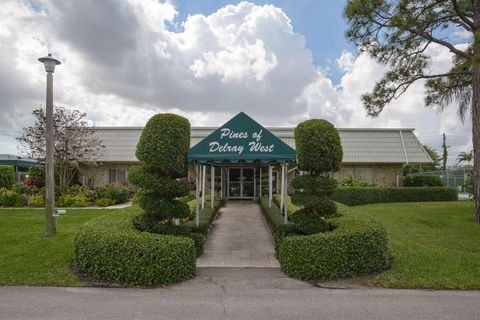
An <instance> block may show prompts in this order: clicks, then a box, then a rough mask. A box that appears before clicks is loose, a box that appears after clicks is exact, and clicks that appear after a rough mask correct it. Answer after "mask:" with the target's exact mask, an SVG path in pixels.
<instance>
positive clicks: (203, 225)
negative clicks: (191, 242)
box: [185, 199, 225, 236]
mask: <svg viewBox="0 0 480 320" xmlns="http://www.w3.org/2000/svg"><path fill="white" fill-rule="evenodd" d="M224 204H225V200H223V199H220V200H215V204H214V206H213V208H211V207H210V203H208V207H207V204H205V208H204V209H200V223H199V224H198V227H197V225H196V224H195V219H194V218H193V220H191V221H188V222H187V223H186V224H185V225H187V226H189V227H191V228H192V232H194V233H201V234H203V235H205V236H207V235H208V233H209V231H210V228H211V226H212V223H213V221H215V218H216V217H217V214H218V211H219V210H220V208H221V207H223V205H224ZM188 206H189V207H190V210H193V212H192V215H193V217H195V199H193V200H191V201H189V202H188Z"/></svg>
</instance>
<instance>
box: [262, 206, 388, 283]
mask: <svg viewBox="0 0 480 320" xmlns="http://www.w3.org/2000/svg"><path fill="white" fill-rule="evenodd" d="M260 204H261V207H262V210H263V213H264V214H265V216H266V218H267V221H268V224H269V225H270V227H271V229H272V231H273V237H274V239H275V244H276V253H277V258H278V260H279V262H280V265H281V267H282V269H283V270H284V271H285V272H286V273H287V274H289V275H291V276H293V277H296V278H300V279H319V280H320V279H338V278H343V277H349V276H353V275H356V274H361V273H372V272H377V271H381V270H384V269H386V268H387V267H388V264H389V257H390V256H389V252H388V240H387V234H386V231H385V229H384V227H383V226H382V224H381V223H380V222H378V221H376V220H374V219H372V218H370V217H367V216H363V215H358V214H352V213H351V210H350V209H349V207H347V206H345V205H343V204H337V206H338V213H340V214H342V216H340V217H336V218H330V219H327V221H328V222H329V223H330V224H332V225H333V228H334V230H333V231H330V232H324V233H317V234H312V235H298V230H297V228H296V226H295V225H294V224H293V223H289V224H287V225H285V224H283V216H282V215H281V213H280V210H279V208H278V207H277V205H276V204H275V203H273V204H272V207H271V208H268V198H266V197H263V198H261V199H260Z"/></svg>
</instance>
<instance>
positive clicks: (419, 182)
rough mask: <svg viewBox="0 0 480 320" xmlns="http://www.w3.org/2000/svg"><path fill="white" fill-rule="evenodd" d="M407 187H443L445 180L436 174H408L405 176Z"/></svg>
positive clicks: (404, 180) (404, 183) (404, 181)
mask: <svg viewBox="0 0 480 320" xmlns="http://www.w3.org/2000/svg"><path fill="white" fill-rule="evenodd" d="M403 185H404V186H405V187H443V186H444V184H443V181H442V179H441V178H440V177H436V176H406V177H403Z"/></svg>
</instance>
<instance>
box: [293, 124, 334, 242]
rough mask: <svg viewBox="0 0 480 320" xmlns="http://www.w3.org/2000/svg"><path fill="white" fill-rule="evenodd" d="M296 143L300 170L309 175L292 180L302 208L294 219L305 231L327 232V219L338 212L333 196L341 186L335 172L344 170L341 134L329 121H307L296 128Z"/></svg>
mask: <svg viewBox="0 0 480 320" xmlns="http://www.w3.org/2000/svg"><path fill="white" fill-rule="evenodd" d="M295 145H296V148H297V157H298V169H300V170H302V171H305V172H307V174H306V175H301V176H297V177H296V178H294V179H293V181H292V185H293V187H294V188H295V194H294V195H292V202H293V203H295V204H298V205H300V206H301V207H302V209H301V210H299V211H298V212H297V213H296V214H295V215H293V217H292V220H293V222H294V223H295V224H296V225H297V226H298V228H299V230H300V231H302V232H303V233H305V234H312V233H317V232H323V231H327V230H329V229H330V228H331V227H330V224H328V223H327V222H326V221H325V218H326V217H328V216H332V215H335V214H336V213H337V207H336V205H335V202H333V201H332V200H331V199H330V196H331V195H332V193H333V192H334V191H335V189H336V187H337V181H336V180H335V179H333V178H332V177H331V175H332V174H333V172H335V171H338V170H339V169H340V164H341V162H342V158H343V151H342V145H341V143H340V135H339V134H338V131H337V129H335V127H334V126H333V125H332V124H331V123H330V122H328V121H326V120H321V119H312V120H307V121H304V122H302V123H300V124H299V125H298V126H297V127H296V128H295Z"/></svg>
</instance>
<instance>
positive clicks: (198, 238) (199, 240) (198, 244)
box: [190, 232, 205, 257]
mask: <svg viewBox="0 0 480 320" xmlns="http://www.w3.org/2000/svg"><path fill="white" fill-rule="evenodd" d="M190 239H192V240H193V242H194V243H195V253H196V255H197V257H200V256H201V255H202V254H203V249H204V245H205V235H204V234H203V233H196V232H192V233H191V234H190Z"/></svg>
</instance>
